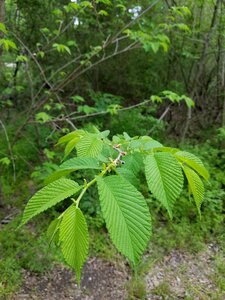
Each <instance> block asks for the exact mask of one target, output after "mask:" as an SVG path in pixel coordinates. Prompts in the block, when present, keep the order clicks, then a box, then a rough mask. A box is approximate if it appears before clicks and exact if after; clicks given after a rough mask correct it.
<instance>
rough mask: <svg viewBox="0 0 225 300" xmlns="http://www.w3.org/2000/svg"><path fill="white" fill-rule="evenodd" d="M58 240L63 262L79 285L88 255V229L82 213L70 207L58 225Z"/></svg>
mask: <svg viewBox="0 0 225 300" xmlns="http://www.w3.org/2000/svg"><path fill="white" fill-rule="evenodd" d="M59 239H60V241H61V242H62V253H63V256H64V258H65V261H66V262H67V263H68V265H69V266H71V267H72V268H73V269H74V270H75V272H76V276H77V281H78V284H80V276H81V269H82V267H83V264H84V262H85V261H86V259H87V255H88V244H89V237H88V228H87V224H86V220H85V218H84V215H83V213H82V211H81V210H80V209H79V208H76V207H75V206H74V205H72V206H70V207H69V209H67V211H66V212H65V214H64V216H63V220H62V223H61V225H60V232H59Z"/></svg>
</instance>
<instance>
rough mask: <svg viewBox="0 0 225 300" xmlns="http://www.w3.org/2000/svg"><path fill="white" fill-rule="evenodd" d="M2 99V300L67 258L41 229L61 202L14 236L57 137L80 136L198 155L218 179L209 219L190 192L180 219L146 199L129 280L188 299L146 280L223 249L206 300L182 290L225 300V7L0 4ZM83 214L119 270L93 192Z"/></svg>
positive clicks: (178, 211) (102, 253)
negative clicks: (160, 268) (143, 139)
mask: <svg viewBox="0 0 225 300" xmlns="http://www.w3.org/2000/svg"><path fill="white" fill-rule="evenodd" d="M0 91H1V93H0V207H1V210H0V219H1V227H0V242H1V243H0V296H1V297H2V298H3V299H6V298H9V299H10V297H13V295H14V294H16V293H17V292H18V291H19V290H20V289H21V286H23V282H24V276H25V275H24V274H26V272H30V273H31V274H35V276H40V278H41V276H43V274H46V272H47V271H49V270H52V268H54V264H53V260H54V261H55V260H58V261H61V260H62V258H61V257H60V255H59V254H58V252H57V249H52V250H51V251H50V250H49V248H48V242H47V238H46V235H45V234H44V233H43V232H44V230H45V228H46V226H47V224H48V222H49V220H50V219H51V218H52V216H55V215H56V214H57V212H59V211H61V210H62V209H63V208H62V207H60V205H59V207H57V208H56V210H55V209H52V210H51V211H48V212H47V213H46V214H45V215H44V216H42V217H41V216H40V217H39V218H37V220H34V221H33V223H32V224H31V225H30V227H29V226H28V227H26V228H23V229H21V231H20V232H19V233H18V232H16V231H15V228H16V227H17V226H18V222H19V220H20V218H21V214H22V210H23V208H24V206H25V204H26V203H27V200H28V198H30V196H31V195H32V194H33V193H34V191H36V190H37V189H38V188H40V187H41V186H42V184H43V179H44V178H45V177H46V176H47V175H49V174H51V173H52V172H53V171H54V170H56V168H57V166H58V165H59V164H60V162H61V161H62V159H63V149H62V148H60V147H55V144H56V143H57V140H58V139H59V138H60V137H61V136H63V135H64V134H66V133H68V132H70V131H73V130H76V129H81V128H85V129H86V130H89V131H91V132H94V131H95V130H96V128H98V130H101V131H103V130H106V129H107V130H110V134H111V135H114V134H123V133H124V132H126V133H128V134H129V136H140V135H145V136H146V135H149V136H151V137H152V138H154V139H157V140H158V141H159V142H161V143H163V144H165V145H171V146H174V147H179V148H181V149H184V150H188V151H189V150H190V151H191V152H192V153H194V154H196V155H198V156H199V157H200V158H201V159H202V160H203V161H204V163H205V165H206V166H207V168H208V170H209V172H210V176H211V178H210V181H209V183H208V184H207V186H206V192H205V200H204V203H203V205H202V217H201V219H200V217H199V216H198V214H197V212H196V209H195V207H194V206H193V205H192V204H190V201H189V199H188V193H187V192H184V193H183V194H182V197H181V199H180V200H179V205H177V206H176V207H175V213H174V219H173V221H171V220H170V219H169V217H168V216H167V214H166V212H165V211H164V209H163V208H162V207H161V206H160V205H159V204H156V203H155V202H154V199H153V198H152V196H151V195H149V206H150V209H151V211H152V213H153V228H155V229H154V232H153V237H152V242H151V244H150V246H149V247H150V249H151V255H149V257H148V258H146V259H147V262H146V261H145V263H143V265H142V266H140V272H139V274H138V275H135V276H133V275H132V274H130V275H129V276H130V279H129V280H128V283H126V292H124V293H126V295H128V296H126V297H127V299H145V297H147V296H146V295H150V294H149V293H151V295H155V296H159V297H164V298H165V297H167V296H170V297H172V299H179V297H178V294H176V291H174V290H173V288H172V287H171V286H170V283H171V282H170V281H166V280H164V281H162V282H160V283H159V284H158V285H156V286H154V288H152V289H151V292H149V291H148V288H147V284H146V283H145V280H144V278H145V276H146V274H147V273H148V272H149V270H150V269H151V268H152V267H153V266H154V264H155V262H156V261H157V262H159V261H161V260H163V259H164V258H165V256H166V255H168V253H171V251H175V250H177V251H183V252H184V253H189V254H193V253H194V254H196V253H197V254H198V255H200V256H201V255H202V252H201V251H203V250H204V249H206V248H207V247H208V246H209V245H213V247H217V248H216V249H218V250H217V251H216V253H213V256H212V262H213V274H214V276H213V275H212V277H210V278H211V279H210V280H211V281H212V285H213V288H211V289H209V291H207V295H206V296H205V294H204V293H203V294H202V289H201V286H199V285H197V286H195V287H194V288H193V286H191V287H190V286H189V287H187V286H186V285H185V289H186V292H185V293H187V295H185V297H186V298H184V299H224V297H225V279H224V274H225V254H224V251H223V247H224V245H225V243H224V238H225V236H224V209H225V207H224V197H225V192H224V185H225V179H224V168H225V164H224V162H225V150H224V139H225V3H224V1H222V0H195V1H193V0H188V1H181V0H176V1H174V0H165V1H162V0H161V1H160V0H158V1H145V0H143V1H124V0H115V1H111V0H95V1H67V0H61V1H54V0H53V1H52V0H51V1H50V0H32V1H27V0H17V1H16V0H5V1H4V0H0ZM73 176H74V178H75V179H77V180H80V179H81V175H79V173H76V174H75V175H73ZM87 176H89V175H88V174H87ZM82 209H83V211H84V212H85V214H86V216H87V218H88V222H89V225H90V227H91V232H92V239H93V240H92V242H91V250H90V251H91V255H92V256H93V257H101V258H102V259H104V260H106V261H113V262H116V264H119V263H120V262H121V261H122V259H121V257H120V256H118V254H116V252H115V250H114V248H112V246H110V243H109V241H108V238H107V237H106V230H105V224H104V221H103V219H102V216H101V213H100V209H99V204H98V201H97V200H96V194H95V192H94V190H93V191H90V192H89V194H88V195H87V196H86V197H85V198H84V201H83V203H82ZM25 245H26V250H24V248H25ZM207 249H208V248H207ZM183 252H182V253H183ZM203 252H204V251H203ZM199 253H200V254H199ZM146 265H148V268H146ZM38 278H39V277H38ZM184 281H185V280H184ZM187 291H188V292H187ZM171 295H173V296H171ZM124 297H125V296H124ZM149 297H150V296H149ZM173 297H174V298H173ZM176 297H177V298H176ZM188 297H190V298H188ZM198 297H200V298H198ZM201 297H202V298H201ZM204 297H205V298H204ZM207 297H208V298H207ZM39 298H40V297H39ZM164 298H156V299H164ZM15 299H20V298H15ZM40 299H41V298H40ZM114 299H115V298H114ZM124 299H125V298H124ZM149 299H150V298H149ZM152 299H153V298H152ZM165 299H166V298H165Z"/></svg>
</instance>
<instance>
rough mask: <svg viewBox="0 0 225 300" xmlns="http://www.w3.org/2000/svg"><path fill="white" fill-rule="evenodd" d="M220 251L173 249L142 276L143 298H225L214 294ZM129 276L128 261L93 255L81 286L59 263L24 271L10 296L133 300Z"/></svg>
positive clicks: (42, 299) (20, 298)
mask: <svg viewBox="0 0 225 300" xmlns="http://www.w3.org/2000/svg"><path fill="white" fill-rule="evenodd" d="M219 251H220V250H219V249H218V247H217V246H216V245H214V244H209V245H208V247H207V249H206V250H204V251H203V252H201V253H198V254H196V255H191V254H187V253H183V252H181V251H175V250H174V251H172V252H171V253H170V254H169V255H167V256H165V257H164V258H163V259H162V260H161V261H159V262H157V263H155V264H154V265H153V266H152V267H151V268H150V270H149V271H148V272H146V274H145V277H144V278H143V280H144V281H145V284H146V297H145V298H144V299H149V300H151V299H153V300H154V299H156V300H161V299H162V300H163V299H168V300H176V299H196V300H197V299H199V300H210V299H216V300H224V299H225V294H223V295H221V293H218V295H219V296H218V298H216V297H214V296H212V295H216V293H217V286H216V285H215V272H216V271H215V269H214V268H215V263H214V262H215V257H216V255H217V254H218V253H219ZM130 279H131V275H130V272H129V268H128V267H127V266H126V265H125V264H123V263H120V264H118V263H117V264H114V263H112V262H107V261H104V260H102V259H100V258H90V259H89V261H88V262H87V264H86V266H85V269H84V271H83V278H82V281H81V288H80V289H79V288H78V287H77V284H76V282H75V279H74V275H73V273H72V272H71V271H70V270H68V269H67V268H65V267H63V266H61V265H56V266H55V267H54V269H53V270H52V271H51V272H49V273H46V274H45V275H44V276H43V275H42V276H41V277H39V276H38V275H37V274H32V273H29V272H24V281H23V285H22V287H21V290H20V291H19V292H18V293H17V294H15V295H14V296H13V297H12V298H11V299H12V300H28V299H38V300H56V299H57V300H58V299H61V300H64V299H74V300H130V299H134V298H131V297H130V296H129V295H128V292H127V289H126V287H127V284H128V282H129V280H130ZM212 291H213V293H212ZM135 299H139V298H135Z"/></svg>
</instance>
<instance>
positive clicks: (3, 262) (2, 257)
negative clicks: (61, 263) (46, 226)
mask: <svg viewBox="0 0 225 300" xmlns="http://www.w3.org/2000/svg"><path fill="white" fill-rule="evenodd" d="M18 221H19V220H18V218H16V219H15V220H13V221H12V222H11V223H10V224H8V225H4V227H3V228H2V229H1V231H0V270H1V271H0V299H4V297H7V296H9V295H10V294H12V293H13V292H15V291H16V290H18V288H19V286H20V284H21V282H22V271H23V270H28V271H30V272H35V273H44V272H45V271H47V270H51V268H52V266H53V261H54V260H55V259H57V258H58V254H57V251H56V250H55V249H53V250H51V251H49V246H48V241H47V238H46V236H45V234H44V233H42V230H43V228H42V227H41V226H39V227H38V226H37V227H36V229H32V228H31V227H30V228H29V227H23V228H22V229H21V230H19V231H17V230H16V228H17V226H18ZM42 221H43V220H42Z"/></svg>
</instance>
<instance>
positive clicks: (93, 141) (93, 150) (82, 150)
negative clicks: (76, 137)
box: [76, 132, 103, 157]
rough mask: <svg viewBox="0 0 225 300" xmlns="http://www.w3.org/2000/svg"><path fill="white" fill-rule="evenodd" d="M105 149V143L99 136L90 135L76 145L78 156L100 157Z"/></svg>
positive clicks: (86, 134)
mask: <svg viewBox="0 0 225 300" xmlns="http://www.w3.org/2000/svg"><path fill="white" fill-rule="evenodd" d="M102 148H103V142H102V140H101V139H100V137H99V135H98V134H93V133H88V132H86V133H85V135H84V136H83V137H82V138H81V139H80V141H79V142H78V143H77V145H76V149H77V156H89V157H98V155H99V154H100V153H101V151H102Z"/></svg>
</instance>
